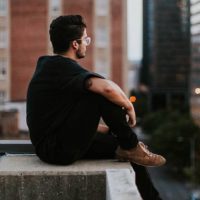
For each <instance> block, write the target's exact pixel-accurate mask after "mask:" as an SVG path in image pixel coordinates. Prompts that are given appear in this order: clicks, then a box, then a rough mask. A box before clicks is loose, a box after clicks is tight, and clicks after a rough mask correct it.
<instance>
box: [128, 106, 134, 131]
mask: <svg viewBox="0 0 200 200" xmlns="http://www.w3.org/2000/svg"><path fill="white" fill-rule="evenodd" d="M126 113H127V115H128V124H129V125H130V127H134V126H135V124H136V116H135V110H134V107H133V106H132V108H130V109H129V110H126Z"/></svg>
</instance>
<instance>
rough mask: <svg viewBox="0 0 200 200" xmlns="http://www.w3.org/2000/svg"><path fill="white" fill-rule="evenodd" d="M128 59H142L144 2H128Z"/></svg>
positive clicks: (137, 0) (138, 0) (135, 0)
mask: <svg viewBox="0 0 200 200" xmlns="http://www.w3.org/2000/svg"><path fill="white" fill-rule="evenodd" d="M127 2H128V3H127V6H128V8H127V12H128V22H127V23H128V59H130V60H141V58H142V0H128V1H127Z"/></svg>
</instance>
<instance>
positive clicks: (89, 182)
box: [0, 154, 138, 200]
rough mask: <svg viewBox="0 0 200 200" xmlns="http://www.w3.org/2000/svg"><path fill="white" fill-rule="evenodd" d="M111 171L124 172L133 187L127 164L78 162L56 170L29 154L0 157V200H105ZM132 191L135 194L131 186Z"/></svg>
mask: <svg viewBox="0 0 200 200" xmlns="http://www.w3.org/2000/svg"><path fill="white" fill-rule="evenodd" d="M111 169H112V170H116V171H117V170H120V169H126V170H128V172H129V175H130V176H131V177H132V178H131V179H133V184H134V179H135V176H134V172H133V171H132V168H131V166H130V164H129V163H128V162H124V163H122V162H118V161H116V160H80V161H77V162H75V163H74V164H72V165H69V166H57V165H49V164H47V163H44V162H42V161H41V160H40V159H39V158H38V157H37V156H36V155H33V154H30V155H24V154H23V155H6V156H1V157H0V200H13V199H15V200H30V199H34V200H47V199H48V200H93V199H95V200H106V170H111ZM130 172H131V173H130ZM116 183H117V184H123V182H121V181H117V180H116ZM112 184H113V183H112ZM112 184H111V185H110V184H109V187H111V189H112ZM133 188H134V190H137V188H136V186H135V184H134V185H133ZM124 192H125V193H126V192H127V190H125V191H124ZM136 192H137V191H136ZM133 199H134V198H133ZM109 200H117V199H111V198H110V199H109ZM123 200H129V199H126V198H125V199H123ZM135 200H138V199H135Z"/></svg>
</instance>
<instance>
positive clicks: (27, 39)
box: [0, 0, 127, 100]
mask: <svg viewBox="0 0 200 200" xmlns="http://www.w3.org/2000/svg"><path fill="white" fill-rule="evenodd" d="M126 4H127V2H126V0H78V1H74V0H29V1H26V0H15V1H12V0H0V98H3V99H4V100H24V99H25V97H26V90H27V85H28V82H29V80H30V78H31V76H32V73H33V71H34V69H35V64H36V60H37V58H38V56H40V55H44V54H51V52H52V51H51V45H50V43H49V36H48V28H49V23H50V22H51V20H52V19H53V18H55V17H56V16H59V15H64V14H81V15H83V16H84V17H85V19H86V22H87V25H88V30H87V32H88V35H89V36H91V37H92V45H90V46H89V47H88V56H87V57H86V58H85V59H83V60H82V61H81V63H82V64H83V65H84V66H85V67H86V68H88V69H90V70H94V71H96V72H98V73H100V74H102V75H104V76H106V77H108V78H111V79H112V80H114V81H115V82H117V83H118V84H119V85H120V86H121V87H122V88H123V89H124V90H126V89H127V88H126V87H127V78H126V77H127V72H126V71H127V67H126V66H127V52H126V46H127V44H126V43H127V42H126V40H127V39H126V35H127V34H126V30H127V28H126Z"/></svg>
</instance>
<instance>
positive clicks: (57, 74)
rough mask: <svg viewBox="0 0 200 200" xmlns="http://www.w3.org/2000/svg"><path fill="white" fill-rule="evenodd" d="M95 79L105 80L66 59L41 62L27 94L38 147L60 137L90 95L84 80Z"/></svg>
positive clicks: (29, 121) (30, 123)
mask: <svg viewBox="0 0 200 200" xmlns="http://www.w3.org/2000/svg"><path fill="white" fill-rule="evenodd" d="M93 76H94V77H100V78H103V77H102V76H100V75H98V74H96V73H92V72H89V71H88V70H86V69H84V68H82V67H81V66H80V65H79V64H78V63H77V62H76V61H74V60H72V59H69V58H66V57H62V56H59V55H58V56H42V57H40V58H39V59H38V62H37V66H36V70H35V73H34V75H33V77H32V80H31V81H30V84H29V87H28V93H27V124H28V127H29V132H30V137H31V141H32V143H33V145H34V146H35V147H37V145H38V144H40V142H41V141H43V140H44V139H45V138H47V137H48V136H50V135H52V134H58V130H59V129H60V128H61V127H62V126H64V125H65V121H64V119H66V116H67V115H70V111H71V110H72V109H73V107H74V106H75V105H76V103H77V101H78V100H79V99H80V98H81V96H82V95H83V94H85V93H87V92H89V91H88V90H87V89H85V80H86V79H87V78H89V77H93ZM63 109H64V110H63ZM69 117H70V116H69Z"/></svg>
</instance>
